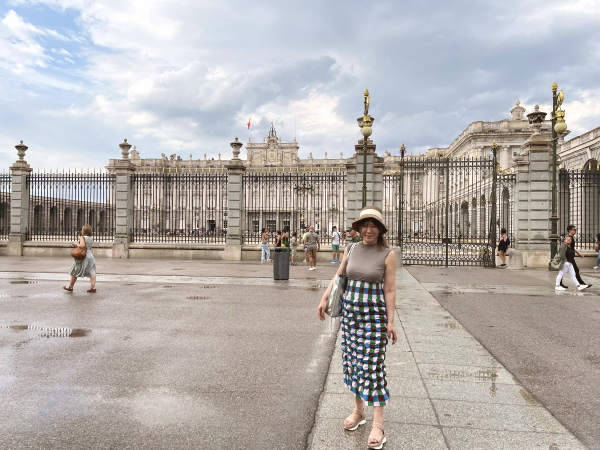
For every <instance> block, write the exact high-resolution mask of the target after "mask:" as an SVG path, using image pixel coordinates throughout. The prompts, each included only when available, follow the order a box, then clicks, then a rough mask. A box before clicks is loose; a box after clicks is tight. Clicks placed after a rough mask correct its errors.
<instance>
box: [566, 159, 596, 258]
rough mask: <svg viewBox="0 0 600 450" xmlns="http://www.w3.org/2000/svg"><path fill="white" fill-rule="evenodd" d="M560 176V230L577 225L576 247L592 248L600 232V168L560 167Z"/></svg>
mask: <svg viewBox="0 0 600 450" xmlns="http://www.w3.org/2000/svg"><path fill="white" fill-rule="evenodd" d="M558 175H559V178H558V183H559V184H558V234H559V235H563V236H564V235H565V234H566V232H567V226H568V225H571V224H572V225H575V226H576V227H577V234H576V235H575V239H576V240H577V248H578V249H585V250H593V249H594V247H595V245H596V236H597V234H598V233H600V170H598V169H597V168H594V169H582V170H566V169H561V170H560V172H559V174H558Z"/></svg>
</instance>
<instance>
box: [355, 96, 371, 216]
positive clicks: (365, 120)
mask: <svg viewBox="0 0 600 450" xmlns="http://www.w3.org/2000/svg"><path fill="white" fill-rule="evenodd" d="M364 97H365V109H364V113H363V116H362V117H361V118H359V119H358V126H359V127H360V128H361V132H362V135H363V185H362V207H363V208H364V207H365V206H366V205H367V141H368V139H369V136H371V134H372V133H373V129H372V128H371V126H372V125H373V118H372V117H371V116H370V115H369V104H370V103H371V99H370V98H369V90H368V89H365V92H364Z"/></svg>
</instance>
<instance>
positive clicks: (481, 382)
mask: <svg viewBox="0 0 600 450" xmlns="http://www.w3.org/2000/svg"><path fill="white" fill-rule="evenodd" d="M428 377H429V378H431V379H432V380H434V381H435V382H437V381H441V382H447V381H452V382H454V383H457V384H459V385H464V386H466V387H468V386H473V387H481V386H486V385H487V384H488V383H489V384H490V396H491V397H493V398H494V397H496V395H497V393H498V387H497V386H496V380H497V379H498V372H497V371H496V370H494V369H488V370H477V371H473V372H471V371H467V370H450V371H448V372H445V373H439V372H434V371H431V372H429V374H428ZM521 395H523V394H521Z"/></svg>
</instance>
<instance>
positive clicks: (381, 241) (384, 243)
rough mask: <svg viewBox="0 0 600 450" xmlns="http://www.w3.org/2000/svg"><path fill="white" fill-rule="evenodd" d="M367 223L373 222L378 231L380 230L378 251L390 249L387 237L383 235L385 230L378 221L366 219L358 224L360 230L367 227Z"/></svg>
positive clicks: (370, 218)
mask: <svg viewBox="0 0 600 450" xmlns="http://www.w3.org/2000/svg"><path fill="white" fill-rule="evenodd" d="M367 222H372V223H373V224H374V225H375V226H376V227H377V229H378V230H379V235H378V236H377V250H379V251H382V250H383V249H384V248H388V247H389V246H390V245H389V244H388V243H387V240H386V239H385V236H384V235H383V233H384V230H385V228H384V227H383V225H382V224H381V222H379V220H377V219H373V218H372V217H367V218H366V219H363V220H361V221H360V222H358V228H359V229H360V228H361V227H363V226H365V225H366V224H367Z"/></svg>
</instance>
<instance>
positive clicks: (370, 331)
mask: <svg viewBox="0 0 600 450" xmlns="http://www.w3.org/2000/svg"><path fill="white" fill-rule="evenodd" d="M352 228H353V229H354V230H356V231H358V232H359V233H360V235H361V237H362V241H361V242H357V243H356V244H353V245H354V246H355V248H353V249H352V254H351V256H350V258H348V253H349V247H350V246H347V247H346V250H345V251H344V256H343V258H342V264H340V268H339V269H338V274H342V272H343V270H344V266H346V265H347V267H346V275H347V276H348V283H347V287H346V291H345V293H344V296H343V301H342V306H343V315H342V366H343V375H344V385H345V386H346V387H347V388H348V389H349V390H351V391H352V392H353V393H354V411H353V412H352V414H350V415H349V416H348V417H347V418H346V420H344V429H345V430H348V431H354V430H356V429H357V428H358V427H359V426H360V425H364V424H365V423H366V415H365V403H366V404H367V405H369V406H373V429H372V430H371V434H370V436H369V441H368V443H367V445H368V447H369V448H374V449H380V448H382V447H383V444H385V442H386V440H387V439H386V437H385V430H384V427H383V407H384V406H385V405H387V404H388V402H389V390H388V387H387V380H386V370H385V362H384V361H385V352H386V345H387V343H388V340H390V339H391V341H392V344H395V343H396V341H397V339H398V337H397V334H396V328H395V327H394V315H395V314H394V311H395V308H396V255H395V253H394V252H393V251H392V250H391V249H390V248H389V245H388V244H387V242H386V240H385V237H384V235H385V233H387V228H386V226H385V225H384V223H383V217H382V214H381V210H380V209H379V208H377V207H375V206H366V207H365V208H363V209H362V211H361V213H360V217H359V218H358V219H356V220H355V221H354V222H353V223H352ZM346 262H347V263H346ZM332 285H333V280H332V281H331V283H329V287H328V288H327V290H326V291H325V294H323V298H322V299H321V303H319V308H318V316H319V319H321V320H325V306H326V304H327V297H328V296H329V292H330V291H331V286H332Z"/></svg>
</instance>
